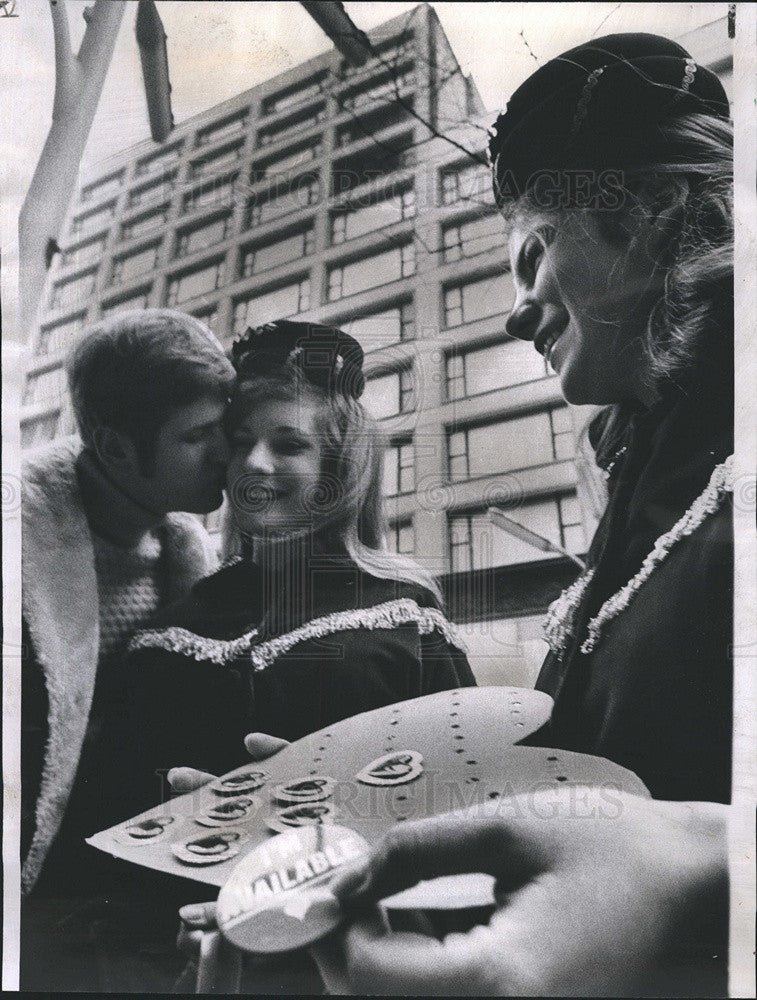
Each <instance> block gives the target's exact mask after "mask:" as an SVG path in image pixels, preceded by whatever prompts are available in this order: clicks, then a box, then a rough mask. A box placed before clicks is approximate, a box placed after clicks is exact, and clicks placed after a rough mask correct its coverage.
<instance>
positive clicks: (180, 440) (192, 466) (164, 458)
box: [126, 396, 229, 514]
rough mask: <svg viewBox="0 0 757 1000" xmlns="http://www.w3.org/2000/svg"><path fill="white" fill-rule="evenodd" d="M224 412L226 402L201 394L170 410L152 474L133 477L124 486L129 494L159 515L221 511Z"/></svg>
mask: <svg viewBox="0 0 757 1000" xmlns="http://www.w3.org/2000/svg"><path fill="white" fill-rule="evenodd" d="M225 409H226V404H225V401H223V400H221V399H219V398H218V397H215V396H203V397H201V398H200V399H198V400H196V401H195V402H193V403H187V404H186V405H185V406H180V407H177V408H176V409H174V410H172V412H171V414H170V416H169V417H168V419H167V420H166V421H165V423H164V424H163V426H162V427H161V428H160V431H159V432H158V436H157V439H156V441H155V451H154V460H153V465H152V472H151V474H150V475H147V476H146V475H144V474H143V473H141V472H139V473H136V474H135V476H134V482H133V484H126V485H127V488H129V492H130V493H131V495H132V496H133V497H134V498H135V499H136V500H138V501H139V502H140V503H142V504H143V505H144V506H145V507H147V508H149V509H150V510H154V511H156V512H160V513H168V512H169V511H174V510H182V511H188V512H189V513H192V514H207V513H209V512H210V511H212V510H216V509H217V508H218V507H220V506H221V503H222V502H223V487H224V485H225V482H226V463H227V462H228V460H229V447H228V443H227V441H226V435H225V434H224V430H223V425H222V420H223V415H224V412H225ZM130 487H131V488H130Z"/></svg>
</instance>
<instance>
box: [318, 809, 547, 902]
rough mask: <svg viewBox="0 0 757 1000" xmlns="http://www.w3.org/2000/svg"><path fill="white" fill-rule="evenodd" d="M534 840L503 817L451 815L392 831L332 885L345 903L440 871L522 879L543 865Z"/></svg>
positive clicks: (391, 891) (388, 892)
mask: <svg viewBox="0 0 757 1000" xmlns="http://www.w3.org/2000/svg"><path fill="white" fill-rule="evenodd" d="M539 855H540V852H539V850H538V848H537V847H536V845H535V844H534V843H533V841H532V840H530V839H524V838H522V837H521V838H518V837H516V836H515V832H514V830H513V829H512V825H511V824H509V823H507V822H505V820H504V819H503V817H501V816H497V815H493V816H481V817H470V816H460V815H454V814H451V813H448V814H444V815H441V816H434V817H431V818H429V819H423V820H419V821H418V822H416V823H406V824H403V825H402V826H395V827H394V828H393V829H391V830H390V831H389V832H388V833H387V834H386V835H385V836H384V837H383V838H382V839H381V840H380V841H379V843H378V844H377V845H376V846H375V847H374V849H373V850H372V851H371V853H370V854H369V855H367V856H366V857H365V858H363V859H361V860H360V861H358V862H356V863H355V864H354V865H351V866H350V867H349V868H347V867H345V868H343V869H341V870H340V871H339V873H338V874H337V875H336V876H335V878H334V880H333V881H332V883H331V889H332V891H333V892H334V894H335V895H336V896H337V897H338V898H339V899H340V900H341V901H343V902H346V901H348V900H349V899H350V898H357V897H361V901H364V900H367V899H371V900H378V899H382V898H384V897H386V896H389V895H393V894H394V893H395V892H400V891H401V890H402V889H407V888H409V887H410V886H412V885H415V884H416V883H418V882H421V881H423V880H424V879H431V878H437V877H438V876H440V875H458V874H463V873H466V872H481V873H483V874H486V875H494V876H495V877H496V878H502V877H503V876H505V877H507V876H509V877H510V878H511V879H513V880H515V881H517V882H520V883H522V882H523V881H524V880H525V878H527V877H528V875H529V874H530V873H532V872H534V871H535V870H538V868H540V867H542V865H543V859H542V858H541V857H540V856H539Z"/></svg>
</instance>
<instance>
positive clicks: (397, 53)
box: [342, 31, 413, 77]
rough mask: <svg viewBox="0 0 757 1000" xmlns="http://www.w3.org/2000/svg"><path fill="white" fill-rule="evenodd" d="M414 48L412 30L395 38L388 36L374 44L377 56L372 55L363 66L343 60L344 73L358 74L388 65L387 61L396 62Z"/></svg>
mask: <svg viewBox="0 0 757 1000" xmlns="http://www.w3.org/2000/svg"><path fill="white" fill-rule="evenodd" d="M412 48H413V33H412V31H409V32H406V33H405V34H402V35H399V36H397V37H395V38H388V39H386V40H385V41H383V42H378V43H376V44H375V45H373V51H374V52H375V53H376V54H375V56H371V58H370V59H368V61H367V62H366V63H364V64H363V65H362V66H354V65H353V64H352V63H350V62H347V60H346V59H345V60H343V62H342V75H343V76H345V77H350V76H357V75H359V74H361V73H364V72H366V71H370V70H371V69H375V68H376V67H377V66H379V65H384V66H385V65H386V64H387V63H392V64H396V63H397V62H398V61H399V60H400V59H402V58H403V57H404V56H406V55H407V54H408V53H409V52H411V51H412Z"/></svg>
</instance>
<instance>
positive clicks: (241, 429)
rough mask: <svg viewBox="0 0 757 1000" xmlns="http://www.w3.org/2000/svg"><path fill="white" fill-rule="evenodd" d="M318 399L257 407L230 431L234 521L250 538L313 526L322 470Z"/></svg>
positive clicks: (277, 401) (276, 401)
mask: <svg viewBox="0 0 757 1000" xmlns="http://www.w3.org/2000/svg"><path fill="white" fill-rule="evenodd" d="M318 416H319V406H318V403H317V402H316V401H315V400H310V399H306V398H302V399H299V400H297V401H295V400H280V399H269V400H264V401H261V402H259V403H257V404H256V405H255V406H254V407H253V408H252V409H251V410H250V411H249V413H248V414H247V415H246V416H245V418H244V419H243V420H241V421H240V422H239V423H238V424H236V425H235V426H234V428H233V429H232V430H231V432H230V437H231V449H232V450H231V459H230V461H229V466H228V472H227V481H228V488H229V498H230V501H231V504H232V508H233V512H234V519H235V521H236V523H237V525H238V526H239V528H240V529H241V530H242V531H243V532H245V533H246V534H251V535H266V534H272V535H287V534H292V533H297V532H300V531H303V530H309V529H311V528H312V527H313V520H314V516H313V497H314V495H315V494H316V493H317V491H318V486H319V483H320V479H321V468H322V450H323V447H322V434H321V433H320V428H319V424H320V422H319V419H318Z"/></svg>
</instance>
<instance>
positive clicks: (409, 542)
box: [386, 521, 415, 556]
mask: <svg viewBox="0 0 757 1000" xmlns="http://www.w3.org/2000/svg"><path fill="white" fill-rule="evenodd" d="M386 541H387V545H388V546H389V549H390V550H391V551H392V552H396V553H398V554H399V555H402V556H412V555H413V554H414V552H415V529H414V528H413V522H412V521H401V522H400V523H398V524H390V525H389V532H388V534H387V539H386Z"/></svg>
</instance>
